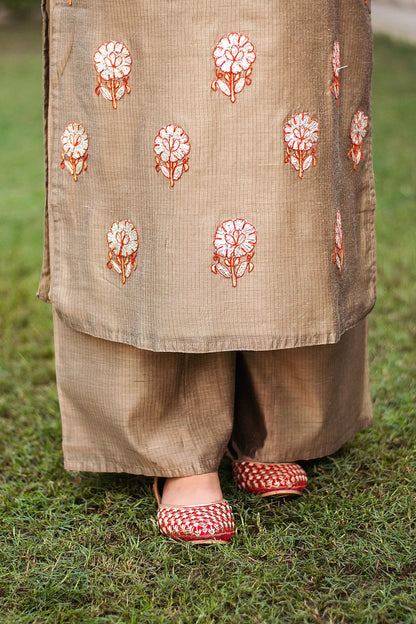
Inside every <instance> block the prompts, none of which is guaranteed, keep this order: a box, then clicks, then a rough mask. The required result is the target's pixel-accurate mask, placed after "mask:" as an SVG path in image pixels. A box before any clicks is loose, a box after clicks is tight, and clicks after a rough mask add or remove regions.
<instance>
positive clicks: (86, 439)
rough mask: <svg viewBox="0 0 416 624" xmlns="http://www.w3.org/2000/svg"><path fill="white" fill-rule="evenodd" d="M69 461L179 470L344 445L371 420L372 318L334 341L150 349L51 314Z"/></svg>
mask: <svg viewBox="0 0 416 624" xmlns="http://www.w3.org/2000/svg"><path fill="white" fill-rule="evenodd" d="M54 327H55V351H56V367H57V382H58V391H59V400H60V406H61V414H62V422H63V448H64V457H65V467H66V468H68V469H70V470H86V471H93V472H129V473H133V474H146V475H161V476H183V475H189V474H199V473H204V472H212V471H215V470H216V469H217V467H218V465H219V463H220V460H221V458H222V456H223V454H224V452H225V449H226V447H227V444H228V443H229V442H230V443H231V447H232V449H233V450H234V452H235V453H236V455H237V456H238V457H251V458H253V459H257V460H259V461H266V462H275V461H276V462H282V461H294V460H301V459H311V458H315V457H320V456H323V455H327V454H329V453H332V452H334V451H336V450H337V449H338V448H339V447H340V446H341V445H342V444H343V443H344V442H345V441H346V440H347V439H348V438H350V437H351V436H352V435H353V434H354V433H355V432H356V431H358V430H359V429H362V428H364V427H367V426H369V425H370V424H371V422H372V411H371V401H370V392H369V383H368V364H367V356H366V335H367V320H366V319H365V320H364V321H361V322H360V323H359V324H358V325H357V326H356V327H355V328H353V329H351V330H349V331H348V332H346V333H345V334H344V335H343V336H342V338H341V340H340V341H339V342H338V343H337V344H334V345H318V346H314V347H303V348H297V349H280V350H276V351H264V352H261V353H253V352H239V353H234V352H225V353H207V354H205V353H204V354H187V353H154V352H151V351H145V350H140V349H136V348H135V347H132V346H130V345H125V344H120V343H116V342H109V341H106V340H102V339H99V338H95V337H93V336H90V335H88V334H83V333H81V332H77V331H75V330H73V329H71V328H70V327H68V326H67V325H66V324H65V323H64V322H63V321H62V320H61V318H60V317H59V315H58V313H57V312H56V310H54Z"/></svg>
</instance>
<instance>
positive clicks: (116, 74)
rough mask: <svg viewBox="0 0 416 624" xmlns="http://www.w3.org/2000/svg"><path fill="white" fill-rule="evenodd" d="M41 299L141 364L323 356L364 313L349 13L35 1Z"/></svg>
mask: <svg viewBox="0 0 416 624" xmlns="http://www.w3.org/2000/svg"><path fill="white" fill-rule="evenodd" d="M44 14H45V86H46V125H47V133H46V143H47V154H48V156H47V173H48V202H47V223H46V237H45V259H44V266H43V274H42V279H41V284H40V289H39V296H40V297H41V298H42V299H44V300H47V301H51V302H52V303H53V304H54V306H55V307H56V309H57V310H59V313H60V315H61V318H63V319H64V320H65V322H66V323H67V324H68V325H70V326H71V327H72V328H73V329H76V330H79V331H83V332H85V333H88V334H91V335H93V336H96V337H99V338H102V339H106V340H110V341H116V342H122V343H125V344H130V345H133V346H135V347H138V348H141V349H150V350H154V351H180V352H189V353H191V352H215V351H217V352H218V351H226V350H272V349H279V348H290V347H300V346H307V345H314V344H326V343H334V342H336V341H337V340H339V338H340V336H341V335H342V333H343V332H344V331H346V330H347V329H349V328H351V327H353V326H354V325H356V324H357V323H358V322H359V321H360V320H361V319H362V318H364V317H365V315H366V314H367V313H368V312H369V311H370V310H371V308H372V306H373V305H374V301H375V244H374V205H375V198H374V183H373V172H372V159H371V93H370V91H371V66H372V37H371V25H370V13H369V7H368V6H367V3H366V2H365V1H364V0H349V1H348V2H345V1H344V0H321V1H320V3H319V11H318V10H315V9H314V7H313V3H312V4H311V2H310V0H298V1H297V2H280V1H276V0H258V1H257V2H246V0H235V1H233V2H223V1H222V0H221V1H219V0H199V1H198V2H195V1H194V0H182V1H181V2H172V1H171V0H157V1H156V2H155V1H154V0H145V1H142V0H141V1H140V2H139V1H138V0H128V1H126V0H121V1H120V2H114V0H101V1H100V2H99V3H96V2H90V1H89V0H73V2H72V3H71V4H69V3H68V1H67V0H44Z"/></svg>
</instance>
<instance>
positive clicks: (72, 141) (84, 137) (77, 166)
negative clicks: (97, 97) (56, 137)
mask: <svg viewBox="0 0 416 624" xmlns="http://www.w3.org/2000/svg"><path fill="white" fill-rule="evenodd" d="M61 143H62V152H61V159H62V161H61V169H67V170H68V171H69V173H70V174H71V175H72V177H73V179H74V182H77V181H78V176H79V175H80V174H81V173H82V172H83V171H86V170H87V167H88V165H87V158H88V146H89V141H88V134H87V131H86V130H85V128H84V126H83V125H82V124H80V123H76V122H73V123H70V124H68V126H67V127H66V128H65V130H64V133H63V135H62V137H61Z"/></svg>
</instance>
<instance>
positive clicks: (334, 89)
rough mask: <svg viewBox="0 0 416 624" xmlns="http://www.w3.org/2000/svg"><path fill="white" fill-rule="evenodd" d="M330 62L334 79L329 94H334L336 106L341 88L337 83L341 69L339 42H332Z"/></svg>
mask: <svg viewBox="0 0 416 624" xmlns="http://www.w3.org/2000/svg"><path fill="white" fill-rule="evenodd" d="M331 62H332V69H333V70H334V77H333V78H332V85H331V93H333V94H334V97H335V101H336V103H337V106H338V98H339V89H340V86H341V85H340V82H339V70H340V69H341V49H340V45H339V41H335V42H334V49H333V50H332V58H331Z"/></svg>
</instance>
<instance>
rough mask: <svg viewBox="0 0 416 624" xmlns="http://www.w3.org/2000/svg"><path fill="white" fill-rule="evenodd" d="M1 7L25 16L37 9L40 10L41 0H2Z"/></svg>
mask: <svg viewBox="0 0 416 624" xmlns="http://www.w3.org/2000/svg"><path fill="white" fill-rule="evenodd" d="M1 5H3V6H5V7H6V8H8V9H10V10H11V11H13V13H15V14H16V15H19V16H23V15H27V14H29V13H31V12H32V11H34V10H35V9H36V8H37V7H38V8H40V0H1V1H0V6H1Z"/></svg>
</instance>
